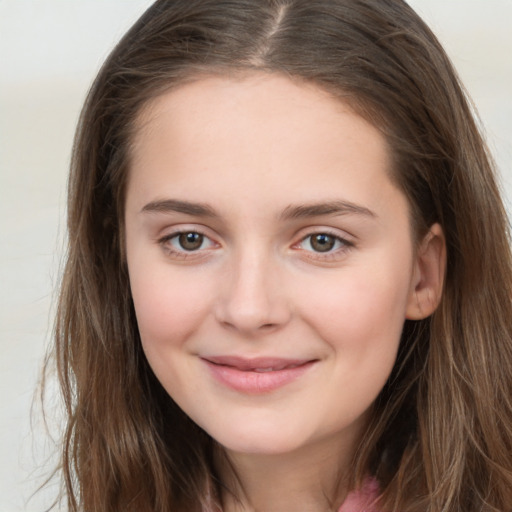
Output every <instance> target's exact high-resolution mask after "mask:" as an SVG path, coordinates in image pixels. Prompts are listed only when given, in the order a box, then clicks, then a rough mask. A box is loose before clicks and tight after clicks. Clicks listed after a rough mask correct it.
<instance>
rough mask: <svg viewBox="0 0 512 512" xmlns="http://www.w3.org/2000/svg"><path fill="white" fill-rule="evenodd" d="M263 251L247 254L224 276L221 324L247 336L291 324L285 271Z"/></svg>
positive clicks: (218, 315)
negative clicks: (283, 273) (289, 322)
mask: <svg viewBox="0 0 512 512" xmlns="http://www.w3.org/2000/svg"><path fill="white" fill-rule="evenodd" d="M278 267H279V265H278V264H277V263H276V262H275V261H274V262H273V261H272V260H271V257H269V256H266V255H265V254H261V251H260V252H259V253H257V252H256V251H245V253H244V254H243V255H239V256H238V257H237V258H236V259H235V258H234V261H233V263H232V264H230V265H229V267H228V268H227V270H226V273H225V274H224V276H223V282H222V285H221V287H220V288H221V289H220V290H219V291H220V293H219V295H218V298H217V305H216V308H215V312H216V318H217V321H218V322H220V323H221V324H222V325H223V326H225V327H226V328H229V329H231V330H236V331H239V332H240V333H243V334H244V335H246V336H257V335H258V334H262V333H266V332H270V331H275V330H277V329H279V328H282V327H283V326H284V325H286V324H287V323H288V321H289V320H290V317H291V308H290V304H289V301H288V300H287V297H286V293H285V288H284V286H283V279H282V270H280V269H279V268H278Z"/></svg>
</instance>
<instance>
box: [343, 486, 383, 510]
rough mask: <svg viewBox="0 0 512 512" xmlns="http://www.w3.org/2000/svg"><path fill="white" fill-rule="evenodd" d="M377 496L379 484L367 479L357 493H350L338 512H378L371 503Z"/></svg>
mask: <svg viewBox="0 0 512 512" xmlns="http://www.w3.org/2000/svg"><path fill="white" fill-rule="evenodd" d="M378 495H379V484H378V483H377V480H375V479H374V478H369V479H368V480H367V481H366V482H365V484H364V485H363V487H362V488H361V489H359V490H358V491H354V492H351V493H350V494H349V495H348V496H347V499H346V500H345V501H344V502H343V505H342V506H341V508H340V509H339V511H338V512H378V510H377V509H376V508H375V506H373V505H372V503H373V502H374V501H375V499H376V498H377V496H378Z"/></svg>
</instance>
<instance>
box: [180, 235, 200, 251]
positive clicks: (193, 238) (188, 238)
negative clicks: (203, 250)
mask: <svg viewBox="0 0 512 512" xmlns="http://www.w3.org/2000/svg"><path fill="white" fill-rule="evenodd" d="M179 243H180V245H181V247H182V248H183V249H185V250H186V251H195V250H196V249H199V248H200V247H201V245H202V244H203V235H200V234H199V233H182V234H181V235H180V236H179Z"/></svg>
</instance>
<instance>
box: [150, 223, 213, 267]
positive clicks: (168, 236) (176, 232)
mask: <svg viewBox="0 0 512 512" xmlns="http://www.w3.org/2000/svg"><path fill="white" fill-rule="evenodd" d="M209 231H210V230H207V229H205V228H204V227H202V226H198V225H197V224H196V225H191V224H186V225H179V226H173V227H172V228H169V230H168V231H167V232H166V233H165V234H163V235H161V236H159V237H158V238H157V240H156V242H157V243H158V244H159V245H160V246H161V247H162V250H164V251H165V253H166V254H167V255H169V256H172V257H176V258H178V259H190V258H201V257H205V256H206V254H205V253H206V252H209V251H210V250H211V249H212V248H218V247H220V244H219V243H218V242H217V241H216V240H215V238H214V237H213V236H212V235H211V234H209ZM186 233H197V234H199V235H201V236H203V237H204V238H205V239H208V240H209V241H210V246H209V247H207V248H202V249H197V250H193V251H187V250H186V249H182V250H180V249H179V248H176V247H174V246H173V245H171V243H170V241H171V240H173V239H174V238H176V237H178V236H180V235H182V234H186Z"/></svg>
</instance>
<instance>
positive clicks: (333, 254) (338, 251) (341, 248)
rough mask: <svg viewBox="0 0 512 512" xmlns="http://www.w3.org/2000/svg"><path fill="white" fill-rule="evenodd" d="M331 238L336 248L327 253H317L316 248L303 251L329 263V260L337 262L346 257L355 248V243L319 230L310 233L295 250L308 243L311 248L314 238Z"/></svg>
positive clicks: (296, 245)
mask: <svg viewBox="0 0 512 512" xmlns="http://www.w3.org/2000/svg"><path fill="white" fill-rule="evenodd" d="M321 236H325V237H329V238H331V239H333V241H334V247H333V248H331V249H329V250H327V251H324V252H322V251H315V250H314V248H311V249H303V250H304V251H306V252H308V253H312V254H314V255H315V256H314V257H315V258H316V259H320V260H323V261H329V260H336V259H339V258H340V257H342V256H344V255H345V253H346V252H347V251H348V250H350V249H351V248H353V247H354V243H353V242H351V241H349V240H347V239H346V238H343V237H341V236H339V235H337V234H335V233H332V232H330V231H329V230H319V231H315V232H313V233H309V234H307V235H306V236H304V237H303V238H302V239H301V240H300V242H299V243H297V244H295V245H294V246H293V248H299V249H300V248H301V246H302V245H303V244H304V243H306V242H307V243H308V244H309V246H310V247H311V246H312V241H313V237H321Z"/></svg>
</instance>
